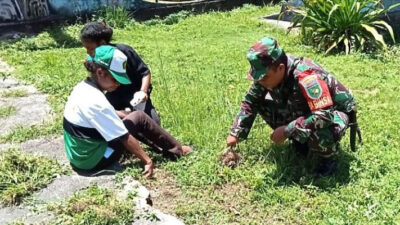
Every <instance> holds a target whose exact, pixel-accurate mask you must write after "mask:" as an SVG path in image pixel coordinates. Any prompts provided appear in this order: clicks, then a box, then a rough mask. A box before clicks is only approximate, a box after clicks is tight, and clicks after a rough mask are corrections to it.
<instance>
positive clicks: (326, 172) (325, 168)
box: [315, 157, 337, 177]
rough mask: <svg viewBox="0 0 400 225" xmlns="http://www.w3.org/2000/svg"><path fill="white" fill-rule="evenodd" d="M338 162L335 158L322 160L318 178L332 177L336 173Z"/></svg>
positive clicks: (319, 165) (317, 173)
mask: <svg viewBox="0 0 400 225" xmlns="http://www.w3.org/2000/svg"><path fill="white" fill-rule="evenodd" d="M336 169H337V160H336V158H335V157H329V158H322V157H321V159H320V161H319V163H318V166H317V168H316V169H315V173H316V175H317V176H320V177H325V176H330V175H332V174H334V173H335V172H336Z"/></svg>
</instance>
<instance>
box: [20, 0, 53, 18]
mask: <svg viewBox="0 0 400 225" xmlns="http://www.w3.org/2000/svg"><path fill="white" fill-rule="evenodd" d="M22 5H23V6H24V17H25V18H24V19H26V20H29V19H34V18H39V17H45V16H49V15H50V11H49V6H48V5H47V0H24V1H23V4H22Z"/></svg>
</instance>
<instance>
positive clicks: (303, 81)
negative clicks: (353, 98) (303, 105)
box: [298, 70, 333, 111]
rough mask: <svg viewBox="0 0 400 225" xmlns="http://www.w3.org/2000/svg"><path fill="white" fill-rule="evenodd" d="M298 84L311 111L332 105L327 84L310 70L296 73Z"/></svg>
mask: <svg viewBox="0 0 400 225" xmlns="http://www.w3.org/2000/svg"><path fill="white" fill-rule="evenodd" d="M298 82H299V86H300V88H301V90H302V92H303V95H304V97H305V98H306V100H307V103H308V106H309V107H310V110H311V111H315V110H319V109H323V108H326V107H329V106H332V105H333V101H332V97H331V94H330V92H329V89H328V85H327V84H326V83H325V82H324V81H323V80H322V79H321V78H320V77H319V76H318V74H317V73H315V72H314V71H312V70H305V71H303V72H302V73H300V74H299V75H298Z"/></svg>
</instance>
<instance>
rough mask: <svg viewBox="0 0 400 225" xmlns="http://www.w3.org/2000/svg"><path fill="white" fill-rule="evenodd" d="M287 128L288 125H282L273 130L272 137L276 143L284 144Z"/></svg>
mask: <svg viewBox="0 0 400 225" xmlns="http://www.w3.org/2000/svg"><path fill="white" fill-rule="evenodd" d="M285 128H286V126H280V127H278V128H276V129H275V130H274V132H272V134H271V136H270V138H271V140H272V141H273V142H274V143H275V144H282V143H283V142H284V141H285V140H286V138H287V137H286V135H285Z"/></svg>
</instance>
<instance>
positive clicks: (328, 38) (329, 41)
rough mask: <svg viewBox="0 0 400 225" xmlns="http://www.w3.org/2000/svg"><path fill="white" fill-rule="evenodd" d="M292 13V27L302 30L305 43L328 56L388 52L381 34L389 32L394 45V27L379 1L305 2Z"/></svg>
mask: <svg viewBox="0 0 400 225" xmlns="http://www.w3.org/2000/svg"><path fill="white" fill-rule="evenodd" d="M303 2H304V6H303V7H300V8H293V7H289V9H288V11H290V12H293V13H294V14H295V17H294V19H293V26H292V27H300V28H301V29H300V30H301V35H302V37H303V41H305V42H306V43H307V44H310V43H312V44H314V45H316V46H317V47H318V49H320V50H324V51H325V53H329V52H330V51H331V50H333V49H337V50H339V51H345V52H346V54H349V53H350V52H351V51H352V50H358V49H361V50H368V49H371V48H372V49H386V47H387V46H386V42H385V40H384V37H383V35H382V34H381V32H388V33H389V35H390V37H391V39H392V40H393V42H395V39H394V35H393V30H392V27H391V26H390V25H389V24H387V23H386V22H385V21H384V20H382V19H383V17H384V16H385V15H386V13H387V11H388V10H390V9H392V8H393V7H396V6H398V5H399V4H395V5H392V6H391V7H389V8H387V9H384V7H383V5H382V3H381V1H379V0H305V1H303Z"/></svg>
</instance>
